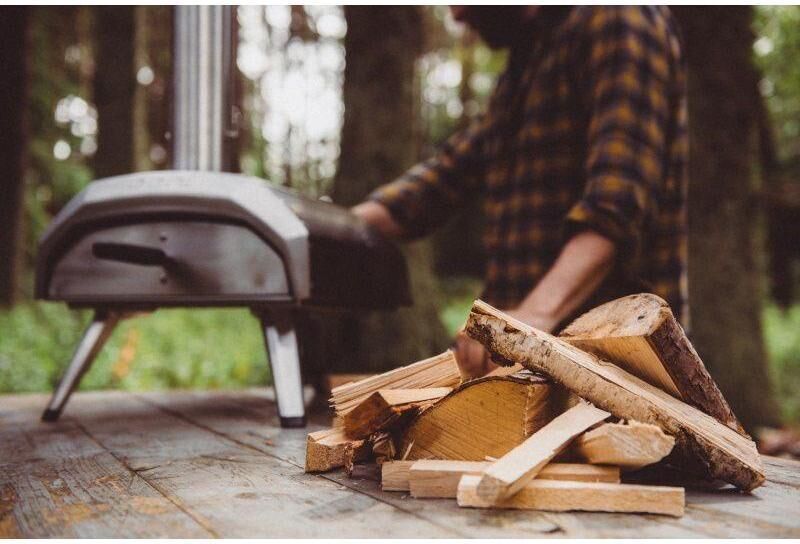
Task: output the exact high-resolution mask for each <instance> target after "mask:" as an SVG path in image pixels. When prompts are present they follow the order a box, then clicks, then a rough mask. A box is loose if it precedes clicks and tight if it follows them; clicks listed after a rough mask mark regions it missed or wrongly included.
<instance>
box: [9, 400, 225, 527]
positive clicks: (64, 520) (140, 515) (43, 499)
mask: <svg viewBox="0 0 800 544" xmlns="http://www.w3.org/2000/svg"><path fill="white" fill-rule="evenodd" d="M30 407H31V408H35V410H27V411H26V412H25V413H20V412H17V413H16V414H14V416H15V417H2V420H3V421H2V424H0V428H2V430H0V450H2V451H3V453H2V454H0V538H119V537H137V538H165V537H175V538H178V537H182V538H208V537H211V536H215V534H214V533H213V532H209V531H207V530H206V529H204V528H203V527H202V526H201V525H199V524H198V523H197V522H196V521H195V520H194V519H193V518H192V517H191V516H189V515H188V514H186V513H185V512H183V511H182V510H181V509H180V508H179V506H178V505H176V504H174V503H173V502H172V501H170V500H169V499H168V498H166V497H165V496H163V495H162V494H160V493H159V492H158V491H156V490H155V489H154V488H153V487H152V486H150V485H148V484H147V482H146V481H145V480H144V479H143V478H141V477H140V476H139V475H138V474H136V473H134V472H132V471H131V470H129V469H128V468H127V467H125V466H124V465H123V464H122V463H120V462H119V461H118V460H117V459H116V458H115V457H114V456H112V455H111V454H109V453H108V452H107V451H105V450H104V449H103V448H102V447H100V446H99V445H98V444H97V443H96V442H94V441H93V440H92V439H91V438H90V437H89V436H87V435H86V433H85V432H83V430H81V428H80V427H79V426H77V425H76V424H75V423H74V422H73V421H70V420H69V419H64V420H62V421H60V422H58V423H56V424H43V423H40V422H39V421H38V419H39V412H40V410H41V405H38V406H37V405H35V404H31V405H30ZM20 415H22V416H23V417H16V416H20ZM12 420H13V423H11V421H12ZM9 453H10V455H7V454H9Z"/></svg>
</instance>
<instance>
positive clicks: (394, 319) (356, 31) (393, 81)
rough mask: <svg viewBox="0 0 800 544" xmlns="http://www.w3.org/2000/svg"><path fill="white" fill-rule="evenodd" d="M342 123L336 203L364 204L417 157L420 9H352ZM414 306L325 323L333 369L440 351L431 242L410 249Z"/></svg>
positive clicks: (372, 366) (443, 338)
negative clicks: (416, 64) (374, 190)
mask: <svg viewBox="0 0 800 544" xmlns="http://www.w3.org/2000/svg"><path fill="white" fill-rule="evenodd" d="M344 12H345V18H346V20H347V35H346V37H345V57H346V67H345V74H344V105H345V114H344V126H343V128H342V142H341V155H340V157H339V171H338V173H337V177H336V180H335V182H334V187H333V195H332V197H333V200H334V201H335V202H337V203H338V204H341V205H344V206H351V205H353V204H356V203H358V202H361V201H362V200H363V199H364V198H365V197H366V196H367V195H368V194H369V193H370V191H372V190H373V189H375V188H376V187H377V186H378V185H381V184H383V183H386V182H388V181H391V180H392V179H394V178H395V177H397V176H398V175H400V174H401V173H402V172H403V171H405V169H406V168H408V167H410V166H411V165H412V164H413V163H414V162H415V161H416V160H417V158H418V157H417V152H416V145H415V135H416V131H415V123H416V120H417V119H418V116H417V109H416V105H415V99H414V97H415V93H414V77H415V73H414V62H415V60H416V58H417V56H418V54H419V52H420V50H421V43H422V38H423V31H422V21H423V18H422V17H423V16H422V12H421V8H419V7H411V6H377V7H376V6H373V7H370V6H355V7H350V6H347V7H345V8H344ZM405 253H406V256H407V262H408V267H409V271H410V274H411V284H412V295H413V298H414V301H415V303H414V305H413V306H412V307H410V308H403V309H400V310H397V311H394V312H385V313H375V314H371V315H368V316H359V317H353V318H351V319H348V320H347V322H345V323H341V322H339V323H338V324H336V323H330V322H329V323H328V324H327V325H335V326H333V327H329V326H327V325H326V327H325V328H326V329H327V331H326V336H327V337H328V338H327V342H326V343H327V344H328V349H326V350H325V351H326V352H327V353H326V354H325V356H326V357H327V358H328V362H327V366H328V370H330V369H331V368H336V369H337V370H356V369H357V370H375V371H378V370H386V369H388V368H392V367H395V366H398V365H401V364H407V363H410V362H413V361H417V360H419V359H423V358H425V357H430V356H431V355H434V354H436V353H439V352H441V351H442V350H444V349H445V348H446V347H447V343H448V338H447V334H446V331H445V329H444V326H443V325H442V323H441V320H440V318H439V313H438V305H437V284H436V278H435V277H434V276H433V273H432V270H431V251H430V247H429V244H427V243H415V244H411V245H409V246H407V247H406V248H405Z"/></svg>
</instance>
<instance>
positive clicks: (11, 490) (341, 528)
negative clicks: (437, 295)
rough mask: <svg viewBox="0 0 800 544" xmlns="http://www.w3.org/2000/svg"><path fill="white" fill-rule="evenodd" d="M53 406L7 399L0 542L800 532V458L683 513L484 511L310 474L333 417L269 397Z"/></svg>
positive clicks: (87, 397) (1, 409)
mask: <svg viewBox="0 0 800 544" xmlns="http://www.w3.org/2000/svg"><path fill="white" fill-rule="evenodd" d="M45 398H46V397H44V396H41V395H37V396H33V395H27V396H6V397H0V536H27V537H31V536H66V537H71V536H77V537H84V536H95V537H105V536H161V535H170V536H191V537H197V536H228V537H237V536H245V537H253V536H262V537H268V536H307V537H315V536H320V537H330V536H333V535H335V536H339V537H356V536H370V537H381V536H387V537H388V536H392V537H404V536H416V537H442V536H444V537H459V536H463V537H471V536H474V537H485V538H495V537H501V536H503V537H537V536H538V537H549V536H567V537H626V536H627V537H663V536H672V537H716V536H728V537H733V536H739V537H743V536H762V537H764V536H767V537H770V536H771V537H778V536H794V537H797V536H800V463H794V462H789V461H783V460H777V459H772V458H766V459H765V465H766V469H767V475H768V478H767V479H768V482H767V484H766V485H765V486H764V487H762V488H759V489H757V490H756V491H755V492H754V493H753V494H752V495H746V494H739V493H737V492H734V491H729V490H725V489H723V490H717V491H713V492H712V491H699V490H687V513H686V515H685V516H684V517H683V518H679V519H672V518H666V517H663V516H655V515H625V514H601V513H574V514H573V513H557V514H556V513H544V512H519V511H480V512H478V511H475V510H471V509H460V508H458V507H457V506H456V504H455V501H451V500H441V499H433V500H414V499H411V498H410V497H409V496H408V495H407V494H404V493H390V492H383V491H381V490H380V486H379V484H378V483H377V482H375V481H371V480H369V479H358V478H354V479H350V478H348V477H347V476H346V475H345V474H344V473H343V472H334V473H330V474H324V475H308V474H304V473H303V471H302V467H303V463H304V456H305V436H306V433H307V432H308V431H309V430H314V429H318V428H321V427H322V426H325V425H327V424H328V423H329V420H328V419H327V417H325V416H324V415H320V414H317V415H315V416H313V417H312V422H311V425H310V427H309V429H306V430H302V429H280V428H279V427H278V421H277V417H276V414H275V409H274V405H273V403H272V402H271V400H270V398H269V395H265V394H263V393H262V392H255V391H240V392H165V393H146V394H136V395H133V394H126V393H117V392H111V393H90V394H85V393H84V394H79V395H76V397H75V398H74V399H73V400H72V402H71V404H70V406H69V408H68V411H67V413H66V417H65V419H64V420H63V421H61V422H59V423H58V424H55V425H53V424H41V423H39V422H38V415H39V410H40V409H41V407H42V406H43V405H44V402H45Z"/></svg>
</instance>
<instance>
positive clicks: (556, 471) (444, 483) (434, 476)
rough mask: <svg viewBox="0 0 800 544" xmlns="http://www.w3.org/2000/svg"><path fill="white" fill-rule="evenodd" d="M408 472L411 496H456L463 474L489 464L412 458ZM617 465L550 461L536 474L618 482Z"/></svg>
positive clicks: (569, 478)
mask: <svg viewBox="0 0 800 544" xmlns="http://www.w3.org/2000/svg"><path fill="white" fill-rule="evenodd" d="M413 463H414V464H413V465H412V466H411V469H410V470H409V471H408V489H409V490H410V491H411V496H413V497H415V498H452V499H454V498H456V493H457V491H458V483H459V481H460V480H461V477H462V476H463V475H465V474H473V475H480V474H481V473H482V472H483V471H484V470H486V469H487V468H488V467H489V466H490V465H491V463H490V462H486V461H484V462H481V461H436V460H422V461H414V462H413ZM619 472H620V471H619V468H618V467H603V466H593V465H582V464H577V463H550V464H549V465H547V466H545V467H544V468H543V469H542V470H541V472H539V474H538V475H537V476H536V478H537V479H539V480H569V481H583V482H607V483H619V479H620V475H619Z"/></svg>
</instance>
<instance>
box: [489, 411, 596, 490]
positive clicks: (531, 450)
mask: <svg viewBox="0 0 800 544" xmlns="http://www.w3.org/2000/svg"><path fill="white" fill-rule="evenodd" d="M610 415H611V414H609V413H608V412H606V411H605V410H600V409H598V408H595V407H594V406H592V405H591V404H588V403H585V402H581V403H579V404H577V405H575V406H573V407H572V408H570V409H569V410H567V411H566V412H564V413H563V414H561V415H560V416H558V417H557V418H555V419H553V421H551V422H550V423H548V424H547V425H545V426H544V427H543V428H541V429H540V430H538V431H536V432H535V433H534V434H533V435H532V436H530V437H529V438H527V439H526V440H525V441H524V442H523V443H522V444H520V445H518V446H517V447H515V448H514V449H512V450H511V451H510V452H508V453H507V454H505V455H504V456H503V457H501V458H500V459H498V460H497V461H495V462H493V463H492V464H491V465H489V467H488V468H487V469H486V470H485V471H483V474H481V478H480V483H479V484H478V494H479V495H480V496H481V497H482V498H483V499H485V500H486V501H488V502H490V503H494V502H497V501H499V500H501V499H505V498H507V497H510V496H511V495H513V494H514V493H516V492H517V491H519V490H520V489H522V488H523V487H525V485H526V484H527V483H528V482H530V481H531V480H533V479H534V478H535V477H536V475H537V474H538V473H539V472H540V471H541V470H542V469H543V468H544V466H545V465H547V463H549V462H550V461H551V460H552V459H553V458H554V457H555V456H556V455H558V454H559V453H560V452H561V451H562V450H564V449H565V448H566V447H567V446H568V445H569V443H570V442H571V441H572V440H573V439H574V438H575V437H576V436H578V435H579V434H581V433H582V432H584V431H585V430H586V429H588V428H590V427H592V426H594V425H596V424H597V423H600V422H601V421H603V420H604V419H606V418H607V417H609V416H610Z"/></svg>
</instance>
